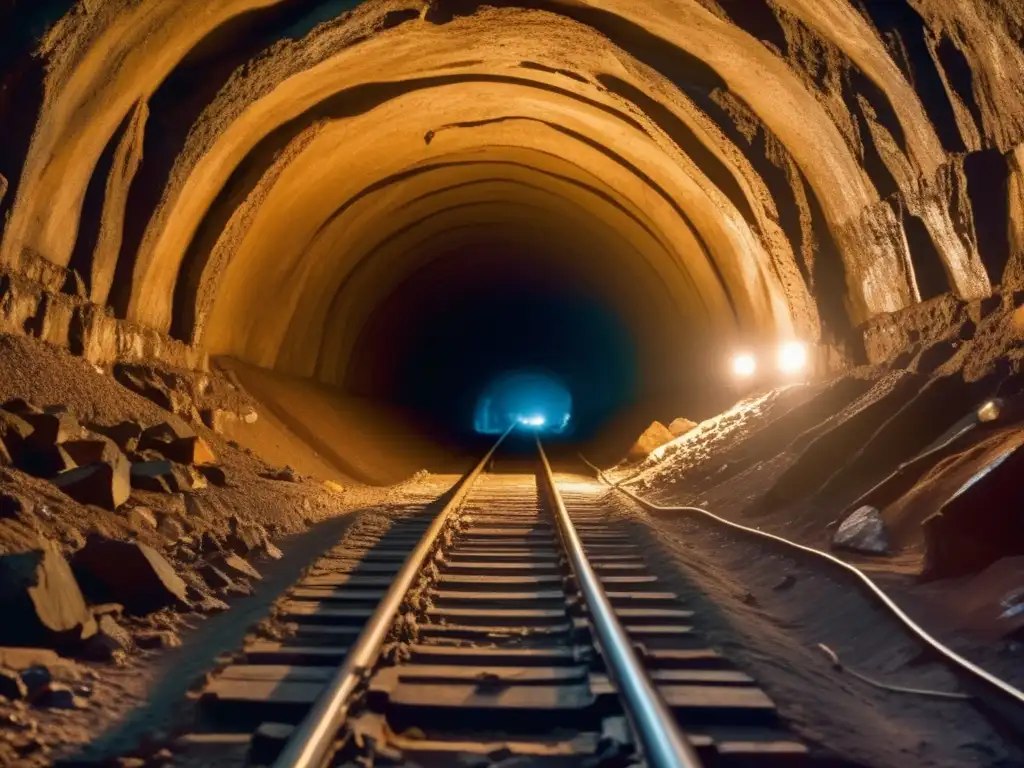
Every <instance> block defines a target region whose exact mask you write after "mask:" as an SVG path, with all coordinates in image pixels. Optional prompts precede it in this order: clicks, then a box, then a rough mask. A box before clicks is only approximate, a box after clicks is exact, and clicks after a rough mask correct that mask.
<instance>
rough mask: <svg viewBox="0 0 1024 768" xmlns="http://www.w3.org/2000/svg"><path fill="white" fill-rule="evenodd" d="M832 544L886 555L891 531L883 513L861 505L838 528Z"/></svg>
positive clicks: (841, 547)
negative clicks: (887, 527) (887, 526)
mask: <svg viewBox="0 0 1024 768" xmlns="http://www.w3.org/2000/svg"><path fill="white" fill-rule="evenodd" d="M832 546H833V547H838V548H840V549H851V550H853V551H855V552H865V553H867V554H869V555H884V554H885V553H887V552H888V551H889V532H888V530H886V527H885V520H883V519H882V513H881V512H879V511H878V510H877V509H875V508H874V507H869V506H866V505H865V506H863V507H860V508H859V509H857V510H856V511H855V512H854V513H853V514H851V515H850V516H849V517H848V518H846V519H845V520H844V521H843V522H842V524H841V525H840V526H839V528H838V529H837V530H836V532H835V535H834V536H833V537H832Z"/></svg>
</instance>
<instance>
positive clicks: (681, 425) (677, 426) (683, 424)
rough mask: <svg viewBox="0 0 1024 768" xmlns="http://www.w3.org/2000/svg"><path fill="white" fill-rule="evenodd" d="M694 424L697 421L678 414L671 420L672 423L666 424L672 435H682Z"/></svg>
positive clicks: (694, 425)
mask: <svg viewBox="0 0 1024 768" xmlns="http://www.w3.org/2000/svg"><path fill="white" fill-rule="evenodd" d="M696 426H697V422H695V421H690V420H689V419H685V418H683V417H682V416H680V417H679V418H678V419H673V420H672V423H671V424H669V425H668V431H669V432H671V433H672V436H673V437H682V436H683V435H685V434H686V433H687V432H689V431H690V430H691V429H693V428H694V427H696Z"/></svg>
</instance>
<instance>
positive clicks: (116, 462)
mask: <svg viewBox="0 0 1024 768" xmlns="http://www.w3.org/2000/svg"><path fill="white" fill-rule="evenodd" d="M53 484H54V485H55V486H57V487H58V488H60V489H61V490H62V491H63V492H64V493H66V494H67V495H68V496H70V497H71V498H73V499H74V500H75V501H77V502H79V503H81V504H93V505H95V506H97V507H103V508H104V509H110V510H114V509H117V508H118V507H120V506H121V505H122V504H124V503H125V502H126V501H128V497H129V496H130V495H131V476H130V467H129V463H128V459H127V458H125V456H124V455H123V454H121V453H117V454H115V455H114V456H113V457H111V458H110V459H109V463H107V462H97V463H95V464H89V465H87V466H84V467H79V468H77V469H71V470H68V471H66V472H62V473H61V474H59V475H58V476H56V477H55V478H54V479H53Z"/></svg>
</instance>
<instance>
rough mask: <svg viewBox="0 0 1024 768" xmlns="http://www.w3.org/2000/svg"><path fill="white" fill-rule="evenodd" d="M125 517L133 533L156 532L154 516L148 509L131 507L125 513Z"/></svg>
mask: <svg viewBox="0 0 1024 768" xmlns="http://www.w3.org/2000/svg"><path fill="white" fill-rule="evenodd" d="M125 517H126V518H127V519H128V525H129V526H131V528H132V530H134V531H137V532H139V533H141V532H142V531H153V530H156V515H154V514H153V510H151V509H150V508H149V507H132V508H131V509H129V510H128V511H127V512H126V513H125Z"/></svg>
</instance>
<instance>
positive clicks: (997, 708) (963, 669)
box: [580, 455, 1024, 735]
mask: <svg viewBox="0 0 1024 768" xmlns="http://www.w3.org/2000/svg"><path fill="white" fill-rule="evenodd" d="M580 459H581V460H582V461H583V462H584V463H585V464H586V465H587V466H588V467H590V469H591V470H592V471H593V472H595V473H596V475H597V477H598V478H599V479H600V480H601V481H602V482H604V483H606V484H607V485H608V486H610V487H611V488H612V489H614V490H616V491H619V492H620V493H622V494H624V495H626V496H628V497H629V498H631V499H632V500H633V501H635V502H636V503H637V504H639V505H640V506H642V507H644V508H645V509H647V510H650V511H652V512H670V513H679V514H689V515H693V516H696V517H698V518H700V519H703V520H709V521H711V522H713V523H715V524H717V525H719V526H722V527H725V528H729V529H731V530H733V531H737V532H739V533H743V534H746V535H748V536H752V537H754V538H756V539H761V540H763V541H770V542H772V543H774V544H778V545H781V546H782V547H783V548H784V549H787V550H789V551H792V552H795V553H799V554H800V555H803V556H809V557H810V558H812V559H813V560H815V561H818V562H825V563H827V564H828V565H829V566H830V567H832V568H836V569H839V570H842V571H843V572H845V573H846V575H848V576H850V577H852V578H853V580H854V582H855V583H856V584H857V585H858V586H859V587H860V588H862V589H863V590H865V591H866V592H867V593H868V595H870V596H871V598H872V599H873V600H875V601H876V602H878V603H880V604H881V605H882V607H884V608H885V609H886V611H888V613H889V614H890V615H891V616H892V617H893V618H895V619H896V620H897V621H898V622H899V623H900V624H902V625H903V627H904V628H905V629H906V631H907V632H908V633H910V634H912V635H914V636H915V637H916V638H917V639H918V640H920V641H921V642H922V643H924V645H926V646H927V647H928V648H929V649H931V650H932V651H934V652H935V653H937V654H938V655H939V657H940V658H942V660H943V661H944V662H945V663H946V664H947V665H948V666H949V667H950V669H952V670H953V671H954V672H955V673H957V675H958V676H959V677H960V679H961V680H962V681H964V682H965V683H966V684H967V685H968V687H969V688H971V689H972V695H973V696H975V697H976V698H977V700H978V702H979V703H982V704H984V705H986V706H987V707H988V708H989V709H991V710H992V711H994V712H996V713H998V715H999V716H1000V717H1001V718H1002V719H1003V720H1004V721H1005V722H1006V723H1007V724H1008V725H1009V726H1011V727H1012V728H1013V729H1014V730H1015V731H1016V732H1017V733H1018V735H1021V734H1024V692H1022V691H1020V690H1019V689H1017V688H1015V687H1014V686H1012V685H1010V684H1009V683H1008V682H1006V681H1005V680H1002V679H1000V678H998V677H996V676H995V675H993V674H992V673H990V672H988V671H986V670H984V669H982V668H981V667H979V666H978V665H977V664H974V663H973V662H971V661H970V660H968V659H965V658H964V657H963V656H961V655H960V654H958V653H957V652H956V651H954V650H953V649H952V648H950V647H948V646H947V645H945V644H944V643H942V641H940V640H939V639H938V638H936V637H935V636H933V635H932V634H931V633H929V632H928V630H926V629H925V628H924V627H922V626H921V625H920V624H918V623H917V622H915V621H914V620H913V619H911V618H910V616H908V615H907V613H906V612H905V611H904V610H903V609H902V608H900V607H899V605H897V604H896V602H895V601H893V599H892V598H891V597H889V596H888V595H887V594H886V593H885V591H884V590H882V588H881V587H879V586H878V585H877V584H875V582H874V581H872V580H871V578H870V577H869V576H868V575H867V574H866V573H864V571H862V570H860V569H859V568H857V567H856V566H855V565H851V564H850V563H848V562H846V561H845V560H841V559H839V558H838V557H835V556H834V555H830V554H829V553H828V552H823V551H822V550H820V549H815V548H813V547H808V546H805V545H803V544H798V543H796V542H795V541H790V540H789V539H786V538H783V537H782V536H776V535H775V534H773V533H768V532H766V531H762V530H759V529H757V528H749V527H747V526H744V525H740V524H739V523H734V522H732V521H731V520H726V519H725V518H724V517H719V516H718V515H716V514H714V513H713V512H709V511H708V510H706V509H702V508H701V507H692V506H664V505H661V504H655V503H654V502H651V501H648V500H646V499H644V498H643V497H642V496H640V495H638V494H637V493H635V492H634V491H632V490H630V489H629V488H623V487H622V486H621V485H620V484H617V483H613V482H612V481H611V479H609V478H608V476H607V475H605V473H604V471H603V470H602V469H601V468H600V467H597V466H595V465H594V464H592V463H591V462H590V461H588V460H587V459H586V458H585V457H584V456H582V455H581V456H580Z"/></svg>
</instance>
